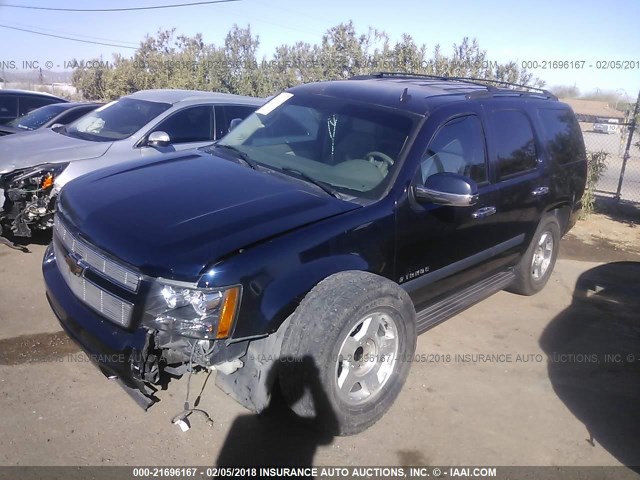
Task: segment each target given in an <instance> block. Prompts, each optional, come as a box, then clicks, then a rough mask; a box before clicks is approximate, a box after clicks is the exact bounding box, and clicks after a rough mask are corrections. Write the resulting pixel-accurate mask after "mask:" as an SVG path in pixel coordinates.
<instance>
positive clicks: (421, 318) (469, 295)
mask: <svg viewBox="0 0 640 480" xmlns="http://www.w3.org/2000/svg"><path fill="white" fill-rule="evenodd" d="M514 278H515V275H514V273H513V272H512V271H508V272H500V273H496V274H495V275H492V276H491V277H489V278H486V279H484V280H482V281H481V282H478V283H474V284H473V285H471V286H470V287H467V288H465V289H463V290H460V291H459V292H456V293H454V294H453V295H450V296H448V297H446V298H443V299H442V300H439V301H437V302H436V303H432V304H429V305H427V306H426V307H424V308H423V309H422V310H420V311H418V312H417V313H416V332H417V333H418V335H419V334H421V333H424V332H426V331H427V330H429V329H430V328H432V327H434V326H436V325H437V324H439V323H441V322H444V321H445V320H448V319H449V318H451V317H453V316H454V315H457V314H458V313H460V312H462V311H463V310H466V309H467V308H469V307H471V306H472V305H474V304H476V303H478V302H480V301H481V300H484V299H485V298H487V297H490V296H491V295H493V294H494V293H496V292H499V291H500V290H502V289H504V288H506V287H508V286H509V284H511V282H512V281H513V279H514Z"/></svg>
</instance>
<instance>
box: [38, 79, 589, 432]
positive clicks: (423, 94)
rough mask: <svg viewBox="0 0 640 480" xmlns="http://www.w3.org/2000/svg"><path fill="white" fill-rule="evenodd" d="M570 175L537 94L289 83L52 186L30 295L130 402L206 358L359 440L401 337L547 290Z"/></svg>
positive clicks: (229, 387) (477, 85)
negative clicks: (145, 154) (149, 152)
mask: <svg viewBox="0 0 640 480" xmlns="http://www.w3.org/2000/svg"><path fill="white" fill-rule="evenodd" d="M494 85H498V86H494ZM514 87H515V88H514ZM585 179H586V158H585V149H584V143H583V139H582V135H581V132H580V129H579V127H578V124H577V122H576V118H575V115H574V113H573V112H572V111H571V109H570V107H568V106H567V105H565V104H563V103H561V102H559V101H558V100H557V99H556V98H555V97H554V96H553V95H551V94H550V93H548V92H546V91H544V90H534V89H530V88H523V87H522V86H514V85H511V84H509V85H503V84H500V83H498V82H491V83H489V82H484V81H478V80H474V79H459V78H446V77H445V78H442V77H429V76H419V75H408V74H391V73H383V74H374V75H370V76H365V77H356V78H353V79H351V80H344V81H331V82H321V83H312V84H308V85H302V86H297V87H294V88H291V89H289V90H287V91H286V92H283V93H281V94H279V95H277V96H276V97H274V98H273V99H272V100H270V101H269V102H268V103H267V104H265V105H264V106H262V107H261V108H259V109H258V110H257V111H256V112H255V113H253V114H251V115H250V116H249V117H247V119H245V120H244V121H243V122H242V123H241V124H240V125H238V126H237V127H236V128H234V129H233V130H232V131H231V132H230V133H229V134H228V135H227V136H226V137H224V138H223V139H222V140H220V141H218V142H216V143H214V144H213V145H211V146H208V147H204V148H201V149H198V150H192V151H187V152H178V153H175V154H171V155H166V156H163V157H157V158H155V159H144V160H136V161H132V162H128V163H126V164H120V165H117V166H113V167H109V168H106V169H103V170H100V171H96V172H93V173H90V174H88V175H85V176H83V177H81V178H79V179H77V180H74V181H72V182H70V183H69V184H68V185H66V187H65V188H64V189H63V190H62V193H61V196H60V198H59V202H58V212H57V214H56V217H55V227H54V236H53V242H52V244H51V245H50V246H49V248H48V250H47V253H46V255H45V258H44V264H43V272H44V277H45V281H46V287H47V297H48V299H49V302H50V304H51V307H52V309H53V311H54V312H55V313H56V315H57V316H58V318H59V320H60V322H61V324H62V326H63V327H64V329H65V330H66V331H67V333H68V334H69V335H70V336H71V337H72V338H73V339H74V340H75V341H77V342H78V343H79V344H80V345H81V346H82V347H83V348H84V349H85V350H86V351H87V352H88V353H89V354H90V355H91V357H92V358H93V359H95V360H96V361H97V363H98V365H99V368H100V369H102V371H103V372H104V373H105V374H106V375H107V376H110V377H117V378H118V379H119V381H120V382H121V384H122V385H123V387H124V388H125V389H126V390H127V391H128V392H129V393H130V394H131V395H132V396H133V397H134V398H136V399H137V400H138V401H139V403H141V405H143V406H144V407H145V408H146V407H148V406H149V405H150V404H152V403H153V402H154V401H155V400H157V398H156V397H155V392H156V391H157V388H159V387H157V385H159V384H161V383H162V382H163V379H165V378H166V377H167V376H176V375H182V374H185V373H187V372H193V371H199V370H200V371H206V370H216V371H217V374H216V383H217V384H218V386H220V387H221V388H222V389H223V390H224V391H225V392H227V393H228V394H229V395H230V396H232V397H233V398H235V399H236V400H237V401H239V402H240V403H242V404H243V405H244V406H246V407H247V408H249V409H251V410H253V411H262V410H264V409H265V408H266V407H267V406H268V405H269V403H270V401H271V400H272V398H273V395H274V393H276V390H279V392H281V394H282V397H283V398H284V400H285V401H286V402H287V403H288V404H289V406H290V407H291V408H292V409H293V410H294V411H295V412H296V413H297V414H298V415H300V416H302V417H314V416H315V417H317V416H326V417H327V419H328V420H327V422H325V424H326V426H327V428H328V429H330V430H331V431H332V433H335V434H341V435H349V434H354V433H357V432H360V431H362V430H364V429H366V428H367V427H369V426H370V425H372V424H373V423H374V422H376V421H377V420H378V419H380V418H381V417H382V416H383V415H384V414H385V412H386V411H387V410H388V409H389V407H390V406H391V404H392V403H393V401H394V399H395V398H396V396H397V395H398V393H399V391H400V389H401V388H402V386H403V384H404V382H405V380H406V378H407V375H408V373H409V369H410V366H411V363H412V360H413V359H414V353H415V348H416V336H417V335H418V334H421V333H423V332H425V331H427V330H428V329H429V328H431V327H433V326H434V325H436V324H438V323H439V322H441V321H443V320H445V319H447V318H450V317H452V316H453V315H455V314H456V313H459V312H460V311H462V310H464V309H466V308H467V307H469V306H471V305H473V304H474V303H476V302H478V301H480V300H482V299H484V298H486V297H487V296H489V295H491V294H493V293H495V292H497V291H499V290H502V289H508V290H510V291H513V292H516V293H519V294H524V295H531V294H534V293H536V292H538V291H539V290H541V289H542V288H543V287H544V285H545V284H546V283H547V281H548V279H549V276H550V275H551V272H552V270H553V267H554V263H555V260H556V256H557V253H558V246H559V242H560V239H561V237H562V236H563V235H564V234H565V233H566V232H567V231H568V230H569V229H570V228H571V227H572V226H573V224H574V223H575V221H576V217H577V214H578V213H579V210H580V207H581V204H580V199H581V197H582V194H583V190H584V187H585ZM318 391H321V392H322V395H318Z"/></svg>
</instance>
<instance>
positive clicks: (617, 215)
mask: <svg viewBox="0 0 640 480" xmlns="http://www.w3.org/2000/svg"><path fill="white" fill-rule="evenodd" d="M595 211H596V212H597V213H601V214H603V215H606V216H607V217H608V218H609V219H610V220H614V221H616V222H622V223H626V224H627V225H630V226H634V225H635V226H637V225H640V203H634V202H629V201H625V200H616V199H614V198H608V197H604V196H596V203H595Z"/></svg>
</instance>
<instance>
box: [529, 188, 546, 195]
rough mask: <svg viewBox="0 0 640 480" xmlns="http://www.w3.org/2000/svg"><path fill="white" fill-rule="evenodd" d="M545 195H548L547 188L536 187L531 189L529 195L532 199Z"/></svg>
mask: <svg viewBox="0 0 640 480" xmlns="http://www.w3.org/2000/svg"><path fill="white" fill-rule="evenodd" d="M547 193H549V187H538V188H535V189H533V191H532V192H531V195H533V196H534V197H541V196H543V195H546V194H547Z"/></svg>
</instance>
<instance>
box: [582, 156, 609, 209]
mask: <svg viewBox="0 0 640 480" xmlns="http://www.w3.org/2000/svg"><path fill="white" fill-rule="evenodd" d="M608 156H609V152H605V151H604V150H600V151H598V152H587V185H586V187H585V189H584V194H583V195H582V218H585V217H586V216H587V215H589V214H591V213H593V210H594V205H595V200H596V198H595V191H596V185H597V184H598V180H600V178H601V177H602V175H603V174H604V172H605V170H606V169H607V157H608Z"/></svg>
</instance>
